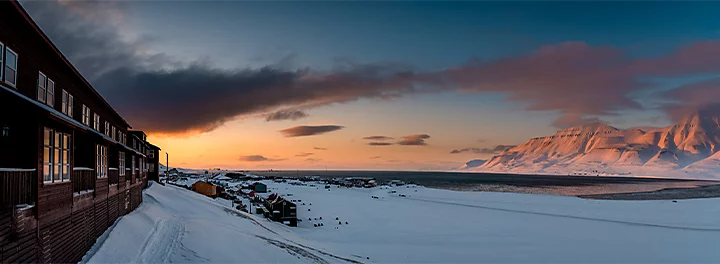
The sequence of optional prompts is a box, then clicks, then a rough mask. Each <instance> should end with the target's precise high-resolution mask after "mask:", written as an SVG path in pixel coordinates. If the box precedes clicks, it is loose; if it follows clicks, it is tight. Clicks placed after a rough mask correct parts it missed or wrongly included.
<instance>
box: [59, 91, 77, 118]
mask: <svg viewBox="0 0 720 264" xmlns="http://www.w3.org/2000/svg"><path fill="white" fill-rule="evenodd" d="M73 107H74V103H73V96H72V94H69V93H68V92H67V91H65V90H63V93H62V105H61V107H60V110H61V111H62V113H63V114H66V115H67V116H69V117H73Z"/></svg>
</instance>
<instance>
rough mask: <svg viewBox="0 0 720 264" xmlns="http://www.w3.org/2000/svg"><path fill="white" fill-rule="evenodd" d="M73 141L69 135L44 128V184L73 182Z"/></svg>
mask: <svg viewBox="0 0 720 264" xmlns="http://www.w3.org/2000/svg"><path fill="white" fill-rule="evenodd" d="M48 135H49V136H48ZM58 139H59V142H58ZM71 141H72V136H71V135H70V134H69V133H63V132H59V131H57V130H55V129H52V128H49V127H45V128H43V176H42V177H43V178H42V180H43V184H56V183H63V182H70V181H71V179H72V177H71V176H70V163H71V159H72V155H71V153H70V151H71V150H70V149H71V148H72V147H71ZM46 153H47V154H46ZM56 175H57V177H56Z"/></svg>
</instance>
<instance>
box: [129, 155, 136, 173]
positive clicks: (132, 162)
mask: <svg viewBox="0 0 720 264" xmlns="http://www.w3.org/2000/svg"><path fill="white" fill-rule="evenodd" d="M130 166H131V167H130V177H132V175H135V156H130Z"/></svg>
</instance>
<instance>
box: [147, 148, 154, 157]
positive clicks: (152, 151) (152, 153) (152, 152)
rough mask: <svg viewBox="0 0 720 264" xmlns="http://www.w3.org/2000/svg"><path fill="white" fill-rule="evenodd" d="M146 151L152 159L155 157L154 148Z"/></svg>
mask: <svg viewBox="0 0 720 264" xmlns="http://www.w3.org/2000/svg"><path fill="white" fill-rule="evenodd" d="M148 152H149V153H148V156H149V157H150V158H151V159H154V158H155V150H150V151H148Z"/></svg>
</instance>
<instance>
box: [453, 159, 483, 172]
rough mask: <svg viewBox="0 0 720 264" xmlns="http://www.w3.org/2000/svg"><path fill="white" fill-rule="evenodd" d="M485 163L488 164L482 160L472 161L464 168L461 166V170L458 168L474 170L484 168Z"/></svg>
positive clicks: (464, 165)
mask: <svg viewBox="0 0 720 264" xmlns="http://www.w3.org/2000/svg"><path fill="white" fill-rule="evenodd" d="M485 162H487V160H481V159H476V160H471V161H468V162H466V163H465V164H463V165H462V166H460V168H458V170H468V169H472V168H475V167H478V166H482V165H483V164H485Z"/></svg>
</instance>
